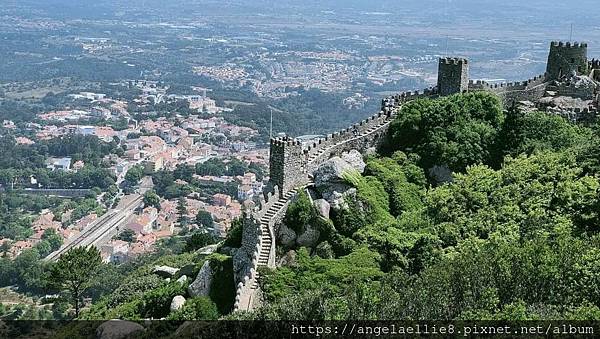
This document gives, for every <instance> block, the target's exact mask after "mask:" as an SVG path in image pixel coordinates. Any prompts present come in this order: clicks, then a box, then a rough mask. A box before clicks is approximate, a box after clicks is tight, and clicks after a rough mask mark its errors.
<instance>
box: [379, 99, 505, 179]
mask: <svg viewBox="0 0 600 339" xmlns="http://www.w3.org/2000/svg"><path fill="white" fill-rule="evenodd" d="M503 121H504V113H503V111H502V106H501V103H500V101H499V99H498V98H497V97H496V96H495V95H494V94H490V93H486V92H474V93H467V94H457V95H453V96H449V97H443V98H440V99H437V100H428V99H421V100H415V101H411V102H409V103H407V104H405V105H404V106H403V107H402V112H400V114H398V115H397V117H396V119H395V120H394V121H393V122H392V125H391V126H390V129H389V132H388V140H387V145H386V147H385V150H386V151H387V152H389V153H392V152H393V151H396V150H401V151H409V150H412V151H414V152H415V153H417V154H418V155H419V156H420V157H421V165H422V166H423V167H424V168H426V169H429V168H431V167H433V166H434V165H446V166H448V167H449V168H450V169H451V170H453V171H461V170H464V169H465V168H466V167H467V166H468V165H471V164H478V163H484V164H490V163H492V162H493V161H494V160H495V159H494V156H495V155H496V154H497V151H496V150H495V147H496V139H497V136H498V134H499V132H500V130H501V128H502V125H503Z"/></svg>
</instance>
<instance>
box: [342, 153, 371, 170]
mask: <svg viewBox="0 0 600 339" xmlns="http://www.w3.org/2000/svg"><path fill="white" fill-rule="evenodd" d="M341 158H342V160H344V161H345V162H347V163H348V164H350V166H352V167H353V168H354V169H355V170H357V171H358V172H360V173H364V171H365V167H367V164H365V162H364V160H363V155H362V154H361V153H360V152H359V151H357V150H355V149H353V150H351V151H350V152H348V153H343V154H342V156H341Z"/></svg>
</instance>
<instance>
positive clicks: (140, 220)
mask: <svg viewBox="0 0 600 339" xmlns="http://www.w3.org/2000/svg"><path fill="white" fill-rule="evenodd" d="M176 222H177V210H176V205H175V203H173V202H171V201H168V200H166V201H163V202H162V203H161V204H160V210H159V209H157V208H155V207H151V206H150V207H145V208H144V209H143V210H142V211H141V212H140V213H139V214H135V215H132V216H130V218H129V219H128V221H127V222H126V223H125V224H124V229H127V230H129V231H131V233H132V235H133V236H132V239H128V241H125V240H122V239H117V238H113V239H111V240H110V241H108V242H107V243H105V244H103V245H102V246H101V248H100V253H101V255H102V259H103V260H104V261H105V262H114V263H122V262H125V261H128V260H131V259H134V258H136V257H138V256H139V255H141V254H144V253H148V252H152V251H153V250H154V249H155V245H156V243H157V241H158V240H160V239H163V238H168V237H170V236H172V235H173V233H174V231H175V224H176Z"/></svg>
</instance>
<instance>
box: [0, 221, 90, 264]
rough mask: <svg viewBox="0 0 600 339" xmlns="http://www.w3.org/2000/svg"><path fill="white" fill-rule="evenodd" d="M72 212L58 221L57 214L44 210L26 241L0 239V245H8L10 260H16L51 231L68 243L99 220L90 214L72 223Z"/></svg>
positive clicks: (33, 223) (32, 226)
mask: <svg viewBox="0 0 600 339" xmlns="http://www.w3.org/2000/svg"><path fill="white" fill-rule="evenodd" d="M71 213H72V210H69V211H65V212H64V213H63V214H62V215H61V217H60V220H56V219H57V218H56V216H55V214H54V213H53V212H52V211H50V210H44V211H42V213H41V214H40V215H39V216H38V217H37V218H36V219H35V220H34V221H33V222H32V224H31V228H32V230H33V234H32V235H31V236H30V237H28V238H27V239H24V240H18V241H12V240H11V239H2V238H0V245H1V244H4V243H8V244H9V245H10V246H9V250H8V251H7V252H6V253H7V255H8V257H9V258H16V257H17V256H18V255H19V254H21V252H23V251H24V250H26V249H30V248H33V247H35V246H36V245H37V244H38V243H39V242H40V241H42V240H43V239H44V234H45V233H46V231H48V230H49V229H52V230H54V232H55V233H56V234H57V235H58V236H59V237H61V238H62V240H63V243H66V242H68V241H70V240H72V239H74V238H76V237H77V235H78V234H79V233H80V232H81V231H82V230H83V229H84V228H86V227H88V226H89V225H90V224H91V223H92V222H93V221H94V220H96V219H97V218H98V215H97V214H96V213H90V214H89V215H86V216H85V217H83V218H81V219H79V220H77V221H75V222H74V223H70V222H69V220H70V218H71Z"/></svg>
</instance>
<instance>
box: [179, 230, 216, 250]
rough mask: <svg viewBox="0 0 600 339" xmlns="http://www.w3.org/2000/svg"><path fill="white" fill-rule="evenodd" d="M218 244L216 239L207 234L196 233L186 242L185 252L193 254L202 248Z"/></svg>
mask: <svg viewBox="0 0 600 339" xmlns="http://www.w3.org/2000/svg"><path fill="white" fill-rule="evenodd" d="M215 242H216V239H215V238H214V237H213V236H212V235H210V234H209V233H206V232H201V231H200V232H195V233H194V234H192V235H191V236H190V237H189V238H188V239H187V241H186V244H185V249H184V251H185V252H192V251H195V250H198V249H200V248H202V247H205V246H208V245H212V244H214V243H215Z"/></svg>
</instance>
